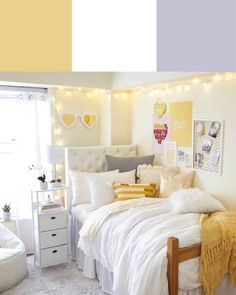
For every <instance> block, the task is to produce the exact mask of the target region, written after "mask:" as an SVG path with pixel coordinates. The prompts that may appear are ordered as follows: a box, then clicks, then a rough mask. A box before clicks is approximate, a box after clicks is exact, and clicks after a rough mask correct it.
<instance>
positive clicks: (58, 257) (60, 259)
mask: <svg viewBox="0 0 236 295" xmlns="http://www.w3.org/2000/svg"><path fill="white" fill-rule="evenodd" d="M67 261H68V247H67V245H64V246H59V247H53V248H49V249H44V250H41V265H42V267H44V266H49V265H55V264H59V263H65V262H67Z"/></svg>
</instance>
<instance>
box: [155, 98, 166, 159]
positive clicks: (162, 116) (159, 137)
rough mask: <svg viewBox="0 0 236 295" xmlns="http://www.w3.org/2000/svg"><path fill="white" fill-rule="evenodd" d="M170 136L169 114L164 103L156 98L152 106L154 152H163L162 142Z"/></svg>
mask: <svg viewBox="0 0 236 295" xmlns="http://www.w3.org/2000/svg"><path fill="white" fill-rule="evenodd" d="M169 138H170V116H169V110H168V106H167V104H166V103H164V102H162V101H160V100H158V101H157V102H156V103H155V104H154V106H153V120H152V143H153V144H152V147H153V153H154V154H163V153H164V142H165V141H166V140H169Z"/></svg>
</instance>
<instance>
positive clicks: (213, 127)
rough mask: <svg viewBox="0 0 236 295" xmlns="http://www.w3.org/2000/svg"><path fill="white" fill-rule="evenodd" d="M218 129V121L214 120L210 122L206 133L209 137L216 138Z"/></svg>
mask: <svg viewBox="0 0 236 295" xmlns="http://www.w3.org/2000/svg"><path fill="white" fill-rule="evenodd" d="M219 129H220V123H219V122H216V121H214V122H212V124H211V128H210V130H209V133H208V134H209V135H210V136H211V137H213V138H216V137H217V134H218V132H219Z"/></svg>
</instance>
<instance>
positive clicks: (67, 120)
mask: <svg viewBox="0 0 236 295" xmlns="http://www.w3.org/2000/svg"><path fill="white" fill-rule="evenodd" d="M60 120H61V123H62V124H63V125H64V126H65V127H66V128H72V127H73V126H74V125H75V124H76V123H77V120H78V117H77V116H76V115H75V114H62V115H61V116H60Z"/></svg>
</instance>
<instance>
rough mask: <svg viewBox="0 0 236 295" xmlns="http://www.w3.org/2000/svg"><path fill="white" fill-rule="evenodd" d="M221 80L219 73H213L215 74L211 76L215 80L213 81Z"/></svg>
mask: <svg viewBox="0 0 236 295" xmlns="http://www.w3.org/2000/svg"><path fill="white" fill-rule="evenodd" d="M221 80H222V78H221V76H220V75H215V76H214V77H213V81H215V82H218V81H221Z"/></svg>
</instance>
